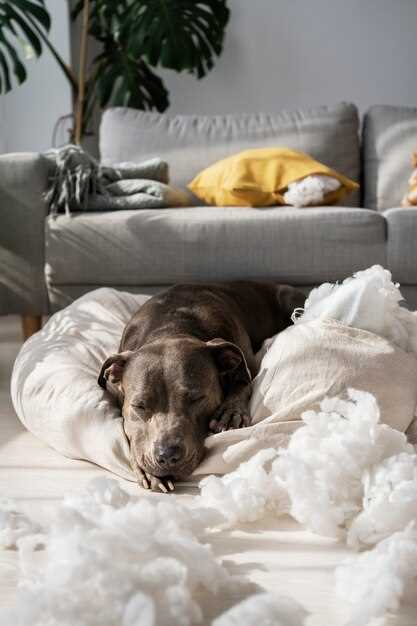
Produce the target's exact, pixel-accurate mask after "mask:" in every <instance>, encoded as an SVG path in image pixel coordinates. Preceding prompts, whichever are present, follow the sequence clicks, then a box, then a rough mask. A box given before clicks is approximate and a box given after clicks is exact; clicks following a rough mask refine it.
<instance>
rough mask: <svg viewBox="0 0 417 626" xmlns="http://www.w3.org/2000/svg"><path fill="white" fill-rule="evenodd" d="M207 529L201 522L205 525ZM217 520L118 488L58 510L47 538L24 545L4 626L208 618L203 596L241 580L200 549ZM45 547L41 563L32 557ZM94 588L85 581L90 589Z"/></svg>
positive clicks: (162, 623)
mask: <svg viewBox="0 0 417 626" xmlns="http://www.w3.org/2000/svg"><path fill="white" fill-rule="evenodd" d="M204 518H205V519H206V523H205V524H204V523H203V519H204ZM207 523H210V516H207V515H205V514H204V512H203V513H202V512H201V511H199V512H195V511H192V510H191V509H186V508H184V507H182V506H181V505H179V504H178V503H177V502H176V501H175V500H170V499H168V498H162V499H159V498H157V497H149V496H148V497H146V496H143V497H142V498H138V499H131V498H129V497H128V496H127V494H125V493H124V492H123V490H121V489H120V487H119V486H118V485H117V483H115V481H112V480H107V479H101V480H100V481H99V482H97V481H96V482H94V483H93V484H92V485H91V486H90V488H89V489H88V491H87V493H86V494H83V495H77V496H69V497H67V498H65V500H64V503H63V504H61V505H60V506H58V507H57V510H56V512H55V515H54V516H53V521H52V523H51V525H50V527H49V528H48V529H46V530H45V532H44V534H43V535H32V536H30V535H28V536H24V537H21V538H20V540H19V541H18V547H19V557H20V565H21V571H22V573H23V574H22V580H21V585H20V586H19V589H18V592H17V601H16V605H15V606H14V608H13V609H11V610H2V611H0V624H1V626H10V624H15V625H16V626H26V625H29V624H30V626H45V624H48V626H74V624H78V623H80V618H81V617H82V623H83V624H85V625H86V626H102V625H103V624H106V626H121V625H122V626H133V625H134V626H138V625H140V624H143V625H144V626H145V625H146V626H151V625H152V624H155V626H156V625H158V626H168V625H169V626H188V625H191V624H194V623H199V622H200V621H201V619H202V615H201V608H200V606H199V604H198V601H197V600H196V599H195V598H196V594H195V593H194V592H195V591H196V590H200V591H201V590H202V589H203V590H205V591H206V592H207V593H210V594H216V593H217V592H218V591H220V590H221V591H222V592H223V591H236V588H237V585H238V581H237V579H236V578H235V577H233V576H231V575H230V574H229V573H228V572H227V570H226V569H225V568H224V567H223V566H222V565H221V564H220V563H219V562H218V561H217V560H216V559H215V557H214V555H213V552H212V550H211V547H210V546H209V545H206V544H204V543H203V538H204V528H205V526H207ZM39 546H43V547H44V551H43V558H42V559H41V560H40V561H39V560H38V559H36V560H35V559H34V558H33V557H34V554H33V552H34V550H35V548H36V547H39ZM86 581H88V584H87V583H86Z"/></svg>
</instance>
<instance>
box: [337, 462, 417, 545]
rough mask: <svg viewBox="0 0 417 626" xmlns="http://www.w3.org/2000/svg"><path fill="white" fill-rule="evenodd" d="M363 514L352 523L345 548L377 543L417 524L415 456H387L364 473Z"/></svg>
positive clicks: (416, 465)
mask: <svg viewBox="0 0 417 626" xmlns="http://www.w3.org/2000/svg"><path fill="white" fill-rule="evenodd" d="M362 482H363V485H364V497H363V502H362V507H363V510H362V511H361V512H360V513H359V515H358V516H357V517H356V518H355V519H354V520H353V522H352V525H351V527H350V528H349V532H348V538H347V539H348V544H349V545H351V546H354V547H359V546H363V545H365V546H366V545H370V544H375V543H378V541H381V540H382V539H385V538H386V537H388V536H389V535H391V534H393V533H395V532H396V531H400V530H403V529H404V527H405V526H406V525H407V524H408V523H409V522H411V521H413V520H417V455H416V454H415V452H414V451H413V452H412V453H411V452H402V453H400V454H397V455H394V456H391V457H389V458H387V459H385V460H384V461H382V462H381V463H378V464H377V465H374V466H373V467H371V468H370V469H368V470H366V471H365V473H364V475H363V478H362Z"/></svg>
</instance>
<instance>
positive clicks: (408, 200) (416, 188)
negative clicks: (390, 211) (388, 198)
mask: <svg viewBox="0 0 417 626" xmlns="http://www.w3.org/2000/svg"><path fill="white" fill-rule="evenodd" d="M411 163H412V165H413V167H414V170H413V173H412V174H411V176H410V178H409V180H408V186H409V189H408V192H407V193H406V194H405V196H404V197H403V199H402V201H401V206H416V205H417V152H414V153H413V156H412V158H411Z"/></svg>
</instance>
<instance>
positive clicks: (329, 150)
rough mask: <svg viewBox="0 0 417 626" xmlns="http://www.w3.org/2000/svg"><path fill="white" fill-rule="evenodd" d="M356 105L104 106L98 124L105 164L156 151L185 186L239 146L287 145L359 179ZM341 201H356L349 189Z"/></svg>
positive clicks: (174, 181) (173, 180) (175, 179)
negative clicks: (204, 110)
mask: <svg viewBox="0 0 417 626" xmlns="http://www.w3.org/2000/svg"><path fill="white" fill-rule="evenodd" d="M358 132H359V123H358V113H357V109H356V107H355V106H354V105H353V104H344V103H342V104H338V105H335V106H329V107H327V106H321V107H316V108H310V109H300V110H298V111H293V112H288V111H282V112H280V113H276V114H271V115H268V114H263V113H258V114H253V115H249V114H236V115H215V116H200V115H166V114H159V113H148V112H143V111H137V110H135V109H129V108H111V109H108V110H107V111H106V112H105V113H104V115H103V119H102V123H101V128H100V154H101V159H102V162H103V163H105V164H110V163H115V162H120V161H138V160H139V161H140V160H144V159H147V158H151V157H155V156H160V157H162V158H164V159H165V160H166V161H168V163H169V166H170V179H171V183H172V184H174V185H177V186H179V187H185V186H186V185H187V184H188V183H189V182H190V181H191V180H192V178H194V176H195V175H196V174H197V173H198V172H199V171H201V170H202V169H203V168H205V167H207V166H208V165H211V164H212V163H214V162H215V161H218V160H219V159H222V158H225V157H227V156H230V155H232V154H235V153H237V152H240V151H241V150H246V149H248V148H259V147H262V146H288V147H290V148H294V149H296V150H301V151H303V152H307V153H308V154H310V155H311V156H313V157H314V158H315V159H317V160H319V161H321V162H323V163H325V164H326V165H328V166H330V167H332V168H334V169H336V170H338V171H340V172H341V173H342V174H345V175H346V176H349V177H350V178H352V179H353V180H355V181H359V174H360V151H359V136H358ZM343 203H344V205H345V206H358V203H359V194H357V193H355V194H351V195H350V196H349V197H347V198H346V199H345V200H344V201H343Z"/></svg>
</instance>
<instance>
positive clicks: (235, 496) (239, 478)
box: [200, 448, 289, 525]
mask: <svg viewBox="0 0 417 626" xmlns="http://www.w3.org/2000/svg"><path fill="white" fill-rule="evenodd" d="M277 454H278V451H277V450H274V449H272V448H268V449H266V450H261V451H259V452H258V453H257V454H255V456H253V457H252V458H251V459H250V460H249V461H246V462H245V463H242V464H241V465H240V466H239V467H238V469H237V470H235V471H234V472H230V473H229V474H225V475H224V476H222V477H219V476H207V477H206V478H204V479H203V480H202V481H201V482H200V489H201V501H202V502H203V504H204V506H206V507H212V508H213V509H216V510H217V511H221V512H222V514H223V515H224V517H225V518H226V524H225V525H234V524H236V523H237V522H243V523H245V522H255V521H256V520H258V519H261V518H263V517H264V516H265V515H266V513H267V512H268V511H273V512H275V513H276V514H282V513H285V512H288V511H289V500H288V496H287V493H286V490H285V489H284V487H283V483H282V480H281V479H280V477H279V476H277V475H276V474H275V473H274V472H273V471H272V467H273V463H272V462H273V460H274V459H275V458H276V457H277Z"/></svg>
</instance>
